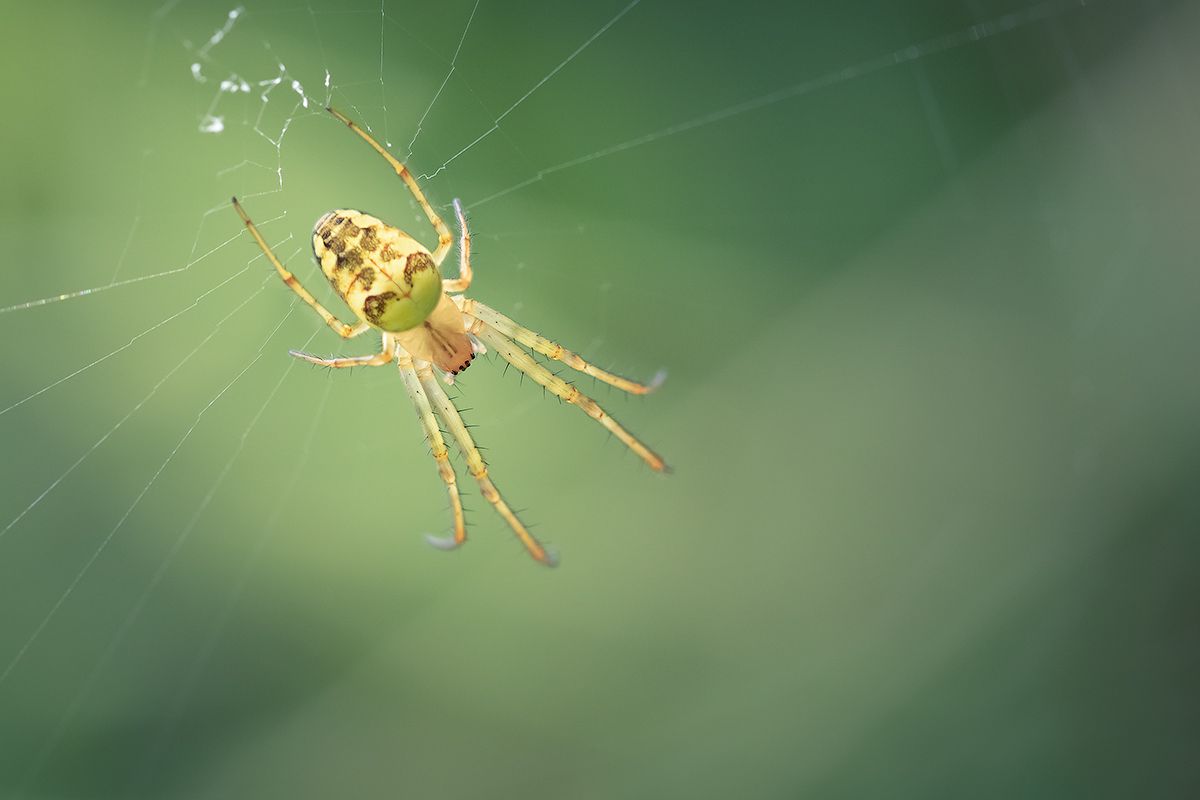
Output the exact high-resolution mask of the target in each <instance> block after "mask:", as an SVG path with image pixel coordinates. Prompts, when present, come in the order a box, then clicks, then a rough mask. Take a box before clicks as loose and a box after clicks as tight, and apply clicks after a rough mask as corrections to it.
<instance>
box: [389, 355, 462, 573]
mask: <svg viewBox="0 0 1200 800" xmlns="http://www.w3.org/2000/svg"><path fill="white" fill-rule="evenodd" d="M396 360H397V362H398V363H399V365H400V378H401V380H403V381H404V388H405V390H406V391H407V392H408V396H409V398H410V399H411V400H412V402H413V405H414V406H416V407H417V417H418V419H420V420H421V427H423V428H424V429H425V439H426V441H428V442H429V452H430V454H431V455H432V456H433V460H434V461H436V462H437V468H438V474H439V475H440V476H441V477H442V482H443V483H445V484H446V493H447V494H449V495H450V511H451V513H453V515H454V535H453V537H452V538H449V539H444V538H442V537H439V536H432V535H430V534H425V541H427V542H429V543H430V544H431V545H433V546H434V547H436V548H438V549H440V550H452V549H454V548H456V547H458V546H459V545H461V544H462V543H463V542H465V541H466V540H467V523H466V520H465V519H464V517H463V507H462V498H461V497H459V494H458V479H457V476H455V474H454V467H453V466H451V465H450V453H449V452H448V451H447V450H446V442H445V440H444V439H442V431H441V428H439V427H438V424H437V419H436V418H435V417H434V415H433V408H432V407H431V406H430V405H429V398H428V397H427V396H426V394H425V389H424V387H423V386H422V385H421V379H420V378H419V377H418V376H417V372H416V370H415V369H414V368H413V360H412V358H410V357H409V356H407V355H401V356H400V357H399V358H397V359H396Z"/></svg>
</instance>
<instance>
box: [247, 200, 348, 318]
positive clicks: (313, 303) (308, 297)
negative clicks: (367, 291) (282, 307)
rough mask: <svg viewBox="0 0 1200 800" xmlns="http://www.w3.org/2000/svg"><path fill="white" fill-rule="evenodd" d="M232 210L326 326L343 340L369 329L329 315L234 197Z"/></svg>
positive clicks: (290, 286)
mask: <svg viewBox="0 0 1200 800" xmlns="http://www.w3.org/2000/svg"><path fill="white" fill-rule="evenodd" d="M233 208H234V210H235V211H237V213H238V216H239V217H241V218H242V222H244V223H246V228H247V229H248V230H249V231H250V235H251V236H253V237H254V241H256V242H258V246H259V247H260V248H262V251H263V253H264V254H265V255H266V256H267V259H268V260H269V261H270V262H271V264H273V265H274V266H275V271H276V272H278V273H279V277H281V278H283V282H284V283H286V284H287V285H288V287H289V288H290V289H291V290H292V291H293V292H295V293H296V294H298V295H299V296H300V299H301V300H303V301H304V302H306V303H308V304H309V305H310V306H311V307H312V309H313V311H316V312H317V313H318V314H320V315H321V319H323V320H325V324H326V325H328V326H329V327H331V328H333V330H334V331H335V332H336V333H337V334H338V335H339V336H341V337H342V338H343V339H353V338H354V337H355V336H358V335H359V334H361V333H364V332H366V331H367V330H369V329H370V327H371V326H370V325H368V324H367V323H365V322H360V323H358V324H357V325H349V324H347V323H345V322H342V321H341V320H340V319H338V318H337V317H335V316H334V315H333V314H331V313H329V310H328V309H326V308H325V306H323V305H321V304H320V303H319V302H317V299H316V298H315V297H313V296H312V295H311V294H309V293H308V290H307V289H305V288H304V287H303V286H301V285H300V281H298V280H296V276H295V275H293V274H292V273H290V272H288V271H287V269H285V268H284V266H283V263H282V262H280V260H279V258H278V257H277V256H276V255H275V254H274V253H273V252H271V248H270V246H268V245H267V242H266V240H265V239H263V237H262V234H261V233H259V232H258V228H256V227H255V226H254V223H253V222H251V221H250V216H249V215H248V214H247V213H246V210H245V209H244V208H242V204H241V203H239V202H238V199H237V198H236V197H235V198H233Z"/></svg>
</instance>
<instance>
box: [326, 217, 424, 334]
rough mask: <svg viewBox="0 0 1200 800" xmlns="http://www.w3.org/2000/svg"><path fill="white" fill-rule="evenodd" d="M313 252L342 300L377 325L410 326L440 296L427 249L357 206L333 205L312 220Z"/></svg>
mask: <svg viewBox="0 0 1200 800" xmlns="http://www.w3.org/2000/svg"><path fill="white" fill-rule="evenodd" d="M313 254H314V255H316V257H317V261H318V263H320V265H321V271H322V272H324V273H325V277H326V278H328V279H329V282H330V284H332V286H333V288H334V291H336V292H337V293H338V294H339V295H341V297H342V299H343V300H345V301H346V305H348V306H350V308H351V309H353V311H354V313H355V314H357V315H358V317H359V318H360V319H362V320H363V321H364V322H366V323H367V324H369V325H371V326H373V327H375V328H378V329H379V330H382V331H387V332H389V333H399V332H401V331H406V330H410V329H412V328H415V327H417V326H418V325H420V324H421V323H422V322H424V321H425V320H426V318H428V317H429V315H430V314H432V313H433V310H434V309H435V308H437V305H438V300H439V299H441V296H442V276H441V275H440V274H439V273H438V269H437V265H436V264H435V263H434V261H433V256H431V255H430V254H429V251H428V250H426V249H425V248H424V247H422V246H421V245H420V243H419V242H417V241H416V240H415V239H413V238H412V237H411V236H409V235H407V234H406V233H404V232H403V231H401V230H399V229H397V228H393V227H392V226H391V225H388V224H386V223H384V222H382V221H380V220H378V219H376V218H375V217H372V216H371V215H369V214H364V213H362V212H361V211H355V210H353V209H338V210H336V211H330V212H329V213H328V214H326V215H325V216H323V217H321V218H320V219H319V220H317V224H316V227H315V228H314V229H313Z"/></svg>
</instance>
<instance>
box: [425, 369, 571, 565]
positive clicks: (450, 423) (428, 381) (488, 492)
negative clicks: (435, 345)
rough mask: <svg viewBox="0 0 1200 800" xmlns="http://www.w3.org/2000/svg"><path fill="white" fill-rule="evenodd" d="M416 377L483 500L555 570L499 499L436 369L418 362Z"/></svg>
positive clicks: (546, 554) (538, 544) (531, 552)
mask: <svg viewBox="0 0 1200 800" xmlns="http://www.w3.org/2000/svg"><path fill="white" fill-rule="evenodd" d="M416 366H417V377H419V378H420V380H421V386H422V387H424V389H425V394H426V395H428V397H429V401H430V402H431V403H432V404H433V407H434V408H436V409H437V412H438V416H440V417H441V418H442V422H444V423H445V424H446V427H447V428H449V429H450V434H451V435H452V436H453V437H454V440H455V441H456V442H458V449H459V451H460V452H461V453H462V455H463V460H465V461H466V462H467V469H469V470H470V471H471V476H472V477H473V478H475V480H476V482H478V483H479V491H480V493H481V494H482V495H483V496H484V498H485V499H486V500H487V501H488V502H489V503H491V504H492V507H493V508H495V509H496V511H497V513H499V514H500V516H502V517H504V521H505V522H507V523H508V526H509V527H510V528H512V530H513V533H515V534H516V535H517V538H518V539H520V540H521V544H523V545H525V549H526V550H527V551H528V552H529V555H531V556H533V558H534V559H535V560H537V561H539V562H541V563H543V564H545V565H546V566H549V567H553V566H555V564H556V563H557V561H556V559H555V558H554V557H553V556H552V555H551V554H550V553H549V551H547V550H546V548H545V547H543V546H542V543H541V542H539V541H538V540H537V539H536V538H534V536H533V534H532V533H530V532H529V529H528V528H526V527H525V523H523V522H521V520H520V518H519V517H518V516H517V514H516V512H515V511H513V510H512V509H511V508H509V505H508V503H506V502H504V498H503V497H502V496H501V495H500V490H499V489H497V488H496V484H494V483H492V479H491V478H489V477H488V469H487V465H486V464H484V463H483V456H481V455H480V454H479V449H478V448H477V447H476V446H475V441H474V440H473V439H472V438H471V434H470V432H469V431H468V430H467V426H466V424H464V423H463V420H462V417H461V416H459V413H458V409H457V408H455V407H454V403H453V402H451V400H450V398H449V397H447V396H446V392H445V391H444V390H443V389H442V387H441V385H440V384H439V383H438V382H437V379H436V378H435V377H434V376H433V368H432V367H431V366H430V365H429V362H427V361H418V362H416Z"/></svg>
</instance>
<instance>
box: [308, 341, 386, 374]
mask: <svg viewBox="0 0 1200 800" xmlns="http://www.w3.org/2000/svg"><path fill="white" fill-rule="evenodd" d="M288 354H289V355H291V356H294V357H295V358H299V359H301V360H302V361H307V362H308V363H310V364H316V365H317V366H318V367H330V368H332V369H343V368H345V367H382V366H383V365H385V364H390V363H392V360H393V359H394V358H395V357H396V343H395V341H394V340H393V339H392V337H391V336H389V335H387V334H384V337H383V351H382V352H379V353H375V354H374V355H370V356H352V357H350V358H321V357H320V356H314V355H312V354H311V353H302V352H300V351H299V350H288Z"/></svg>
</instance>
